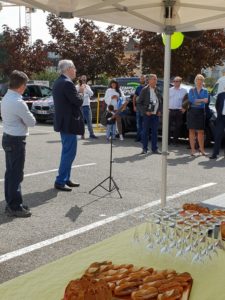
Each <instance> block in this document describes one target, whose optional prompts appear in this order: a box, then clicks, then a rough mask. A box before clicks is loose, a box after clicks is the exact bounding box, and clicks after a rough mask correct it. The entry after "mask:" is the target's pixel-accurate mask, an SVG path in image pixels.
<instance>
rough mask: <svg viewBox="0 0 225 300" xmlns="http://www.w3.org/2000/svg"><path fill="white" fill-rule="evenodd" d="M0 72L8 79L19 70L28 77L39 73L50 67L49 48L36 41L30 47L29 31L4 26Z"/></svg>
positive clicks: (24, 28) (40, 41)
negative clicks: (14, 71) (13, 72)
mask: <svg viewBox="0 0 225 300" xmlns="http://www.w3.org/2000/svg"><path fill="white" fill-rule="evenodd" d="M0 49H2V52H1V53H3V56H2V55H1V54H0V57H2V58H0V70H1V72H2V74H3V76H4V77H5V78H6V79H7V78H8V76H9V74H10V73H11V72H12V71H13V70H15V69H17V70H21V71H23V72H25V73H26V74H27V75H28V76H30V75H31V74H32V73H34V72H35V73H38V72H41V71H43V70H45V69H46V67H48V66H50V64H51V63H50V61H49V59H48V48H47V47H46V45H45V44H44V43H43V42H42V40H36V41H35V43H34V44H33V45H31V46H30V45H29V30H28V28H27V27H22V28H19V29H16V30H12V29H10V28H9V27H8V26H6V25H3V33H2V38H1V39H0Z"/></svg>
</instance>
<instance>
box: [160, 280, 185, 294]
mask: <svg viewBox="0 0 225 300" xmlns="http://www.w3.org/2000/svg"><path fill="white" fill-rule="evenodd" d="M180 287H182V286H181V284H180V283H179V282H178V281H172V282H168V283H163V284H162V285H161V286H160V287H159V288H158V291H159V293H161V294H162V293H164V292H167V291H170V290H174V289H175V288H180Z"/></svg>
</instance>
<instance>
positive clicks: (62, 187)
mask: <svg viewBox="0 0 225 300" xmlns="http://www.w3.org/2000/svg"><path fill="white" fill-rule="evenodd" d="M54 187H55V189H57V190H60V191H63V192H71V191H72V189H71V188H69V187H67V186H65V185H61V184H57V183H55V185H54Z"/></svg>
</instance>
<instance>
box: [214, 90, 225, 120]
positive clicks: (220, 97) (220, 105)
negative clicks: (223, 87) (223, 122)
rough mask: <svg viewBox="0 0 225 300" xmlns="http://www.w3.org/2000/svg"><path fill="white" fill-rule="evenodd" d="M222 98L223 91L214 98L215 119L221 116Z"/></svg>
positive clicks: (224, 93) (223, 96)
mask: <svg viewBox="0 0 225 300" xmlns="http://www.w3.org/2000/svg"><path fill="white" fill-rule="evenodd" d="M224 100H225V92H222V93H219V95H218V96H217V99H216V105H215V106H216V111H217V119H220V118H221V117H222V111H223V106H224Z"/></svg>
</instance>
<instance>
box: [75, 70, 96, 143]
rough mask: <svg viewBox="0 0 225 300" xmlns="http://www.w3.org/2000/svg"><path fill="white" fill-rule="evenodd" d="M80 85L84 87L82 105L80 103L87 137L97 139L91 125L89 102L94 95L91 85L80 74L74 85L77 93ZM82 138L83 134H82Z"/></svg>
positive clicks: (85, 77)
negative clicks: (87, 132)
mask: <svg viewBox="0 0 225 300" xmlns="http://www.w3.org/2000/svg"><path fill="white" fill-rule="evenodd" d="M80 87H82V88H83V89H84V93H83V105H82V113H83V116H84V120H85V121H86V123H87V127H88V131H89V137H90V138H91V139H97V136H96V135H95V134H94V130H93V126H92V111H91V104H90V103H91V102H90V98H91V97H92V96H93V95H94V93H93V91H92V90H91V87H90V86H89V85H88V84H87V76H86V75H82V76H81V77H80V79H79V84H77V85H76V89H77V91H78V93H79V91H80ZM83 138H84V136H83Z"/></svg>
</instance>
